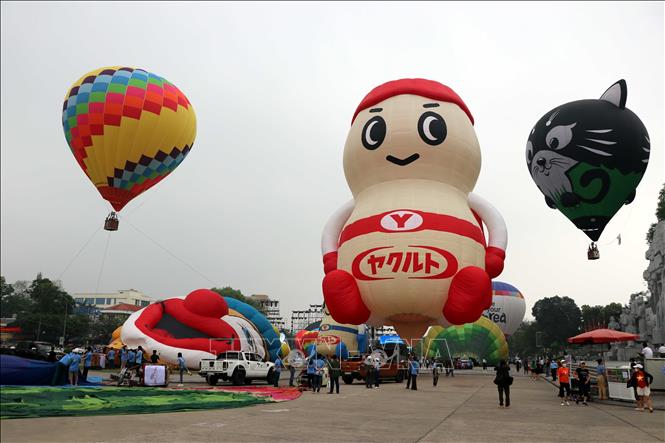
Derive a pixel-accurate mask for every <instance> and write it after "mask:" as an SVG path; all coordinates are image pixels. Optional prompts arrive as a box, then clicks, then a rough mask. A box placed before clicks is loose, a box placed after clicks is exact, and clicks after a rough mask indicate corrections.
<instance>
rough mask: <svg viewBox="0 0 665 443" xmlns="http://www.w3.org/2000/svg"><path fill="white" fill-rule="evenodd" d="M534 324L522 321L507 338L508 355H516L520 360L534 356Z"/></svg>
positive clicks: (535, 351) (535, 349) (535, 350)
mask: <svg viewBox="0 0 665 443" xmlns="http://www.w3.org/2000/svg"><path fill="white" fill-rule="evenodd" d="M536 328H537V327H536V323H535V322H533V321H523V322H522V323H521V324H520V326H519V328H517V330H516V331H515V332H514V333H513V335H511V336H510V337H508V350H509V352H510V355H513V356H514V355H518V356H520V357H522V358H524V357H528V356H530V355H535V354H536V353H537V351H538V349H537V348H536V331H537V329H536Z"/></svg>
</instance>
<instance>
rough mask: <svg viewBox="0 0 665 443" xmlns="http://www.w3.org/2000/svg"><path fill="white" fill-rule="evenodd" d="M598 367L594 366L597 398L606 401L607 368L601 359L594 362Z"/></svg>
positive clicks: (607, 397)
mask: <svg viewBox="0 0 665 443" xmlns="http://www.w3.org/2000/svg"><path fill="white" fill-rule="evenodd" d="M596 361H597V362H598V365H597V366H596V374H598V376H597V377H596V383H598V398H599V399H600V400H608V399H609V398H610V397H609V396H608V395H607V368H606V367H605V363H603V359H602V358H599V359H598V360H596Z"/></svg>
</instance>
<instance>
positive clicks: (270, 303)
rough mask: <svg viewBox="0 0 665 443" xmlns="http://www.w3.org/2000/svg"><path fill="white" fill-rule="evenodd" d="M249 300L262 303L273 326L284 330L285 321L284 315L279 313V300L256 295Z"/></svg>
mask: <svg viewBox="0 0 665 443" xmlns="http://www.w3.org/2000/svg"><path fill="white" fill-rule="evenodd" d="M249 298H251V299H252V300H255V301H257V302H259V303H261V306H262V307H263V312H264V313H265V315H266V318H267V319H268V321H269V322H270V323H271V324H272V325H273V326H275V327H276V328H277V329H278V330H280V331H281V330H283V329H284V326H285V324H284V319H283V318H282V314H281V313H280V312H279V300H274V299H271V298H270V297H268V296H267V295H265V294H254V295H251V296H250V297H249Z"/></svg>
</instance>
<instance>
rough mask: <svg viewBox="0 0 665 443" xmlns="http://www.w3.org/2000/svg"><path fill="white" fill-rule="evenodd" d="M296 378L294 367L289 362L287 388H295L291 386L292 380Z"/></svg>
mask: <svg viewBox="0 0 665 443" xmlns="http://www.w3.org/2000/svg"><path fill="white" fill-rule="evenodd" d="M295 378H296V367H295V366H293V362H291V361H290V360H289V386H290V387H293V386H295V385H294V384H293V382H294V380H295Z"/></svg>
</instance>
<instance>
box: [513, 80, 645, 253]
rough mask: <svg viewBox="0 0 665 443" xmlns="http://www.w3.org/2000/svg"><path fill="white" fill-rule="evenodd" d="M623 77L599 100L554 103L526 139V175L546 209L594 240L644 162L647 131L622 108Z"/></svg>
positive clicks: (627, 195)
mask: <svg viewBox="0 0 665 443" xmlns="http://www.w3.org/2000/svg"><path fill="white" fill-rule="evenodd" d="M626 96H627V86H626V82H625V81H624V80H619V81H618V82H616V83H615V84H613V85H612V86H611V87H610V88H609V89H608V90H607V91H605V93H604V94H603V95H602V96H601V97H600V99H598V100H593V99H592V100H578V101H574V102H570V103H566V104H564V105H560V106H557V107H556V108H554V109H552V110H551V111H549V112H547V113H546V114H545V115H544V116H543V117H541V119H540V120H538V122H537V123H536V124H535V126H534V127H533V129H531V133H530V134H529V140H528V141H527V144H526V163H527V166H528V167H529V173H530V174H531V178H533V181H534V182H536V185H538V189H540V191H541V192H542V193H543V194H544V195H545V202H546V203H547V205H548V206H549V207H550V208H554V209H558V210H559V211H561V212H562V213H563V215H565V216H566V217H567V218H568V219H569V220H570V221H572V222H573V223H574V224H575V226H577V228H578V229H581V230H582V231H584V233H585V234H586V235H587V236H588V237H589V238H590V239H591V240H593V241H597V240H598V239H599V238H600V235H601V234H602V232H603V229H605V226H606V225H607V223H609V221H610V220H611V219H612V217H613V216H614V214H616V212H617V211H618V210H619V209H620V208H621V206H622V205H624V204H629V203H630V202H632V201H633V199H634V198H635V189H636V188H637V185H638V184H639V183H640V180H642V176H643V175H644V172H645V171H646V169H647V165H648V163H649V150H650V142H649V134H648V133H647V130H646V128H645V127H644V124H642V121H641V120H640V119H639V118H638V117H637V115H635V114H634V113H633V112H632V111H631V110H630V109H628V108H626Z"/></svg>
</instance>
